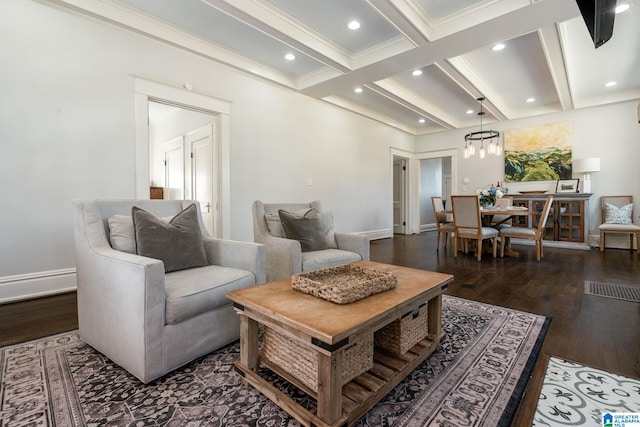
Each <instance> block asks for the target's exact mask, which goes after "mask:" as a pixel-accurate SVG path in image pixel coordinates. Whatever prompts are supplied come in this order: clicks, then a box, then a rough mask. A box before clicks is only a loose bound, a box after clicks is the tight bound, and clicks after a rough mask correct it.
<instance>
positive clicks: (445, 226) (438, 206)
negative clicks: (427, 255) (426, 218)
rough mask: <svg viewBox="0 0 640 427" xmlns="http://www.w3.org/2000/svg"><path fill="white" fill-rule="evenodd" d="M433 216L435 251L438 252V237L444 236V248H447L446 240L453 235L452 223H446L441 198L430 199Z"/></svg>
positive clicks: (453, 227)
mask: <svg viewBox="0 0 640 427" xmlns="http://www.w3.org/2000/svg"><path fill="white" fill-rule="evenodd" d="M431 205H432V206H433V215H435V217H436V231H437V233H438V234H437V235H436V251H438V250H440V235H441V234H444V248H445V249H446V248H447V240H449V237H450V236H453V235H454V234H455V231H456V229H455V226H454V225H453V222H450V221H447V214H445V213H444V203H443V202H442V197H436V196H434V197H431Z"/></svg>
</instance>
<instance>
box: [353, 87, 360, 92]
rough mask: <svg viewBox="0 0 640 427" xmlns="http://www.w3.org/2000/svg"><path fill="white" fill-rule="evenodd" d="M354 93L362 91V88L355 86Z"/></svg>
mask: <svg viewBox="0 0 640 427" xmlns="http://www.w3.org/2000/svg"><path fill="white" fill-rule="evenodd" d="M353 91H354V92H355V93H362V88H361V87H357V88H355V89H354V90H353Z"/></svg>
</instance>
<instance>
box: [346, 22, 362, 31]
mask: <svg viewBox="0 0 640 427" xmlns="http://www.w3.org/2000/svg"><path fill="white" fill-rule="evenodd" d="M347 27H348V28H349V29H350V30H357V29H358V28H360V23H359V22H358V21H355V20H354V21H351V22H349V24H347Z"/></svg>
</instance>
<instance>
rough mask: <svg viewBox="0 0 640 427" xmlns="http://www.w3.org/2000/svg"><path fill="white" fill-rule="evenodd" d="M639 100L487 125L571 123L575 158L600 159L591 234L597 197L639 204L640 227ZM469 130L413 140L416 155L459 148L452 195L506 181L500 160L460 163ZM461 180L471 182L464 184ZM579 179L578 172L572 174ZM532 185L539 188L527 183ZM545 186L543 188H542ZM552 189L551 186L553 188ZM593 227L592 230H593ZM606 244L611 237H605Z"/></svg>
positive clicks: (597, 210)
mask: <svg viewBox="0 0 640 427" xmlns="http://www.w3.org/2000/svg"><path fill="white" fill-rule="evenodd" d="M637 106H638V100H635V101H631V102H623V103H617V104H610V105H608V106H604V107H594V108H585V109H580V110H573V111H567V112H564V113H558V114H548V115H544V116H538V117H532V118H528V119H520V120H511V121H507V122H501V123H494V124H491V125H490V127H491V128H492V129H496V130H498V131H500V132H504V131H505V130H509V129H520V128H526V127H531V126H537V125H542V124H548V123H559V122H570V123H571V124H572V144H573V158H574V159H580V158H589V157H599V158H600V159H601V165H600V168H601V171H600V172H596V173H593V174H591V181H592V184H591V190H592V192H593V196H592V197H591V199H590V213H589V220H590V221H589V223H590V224H591V233H590V234H594V233H595V234H597V227H598V225H599V224H600V208H599V203H600V196H605V195H615V194H631V195H633V199H634V202H635V203H636V204H637V205H638V207H637V208H636V209H634V215H635V222H636V223H640V220H639V219H638V218H639V217H638V216H639V215H640V166H639V164H638V159H640V124H639V123H638V118H637ZM469 131H470V129H459V130H456V131H450V132H445V133H440V134H433V135H424V136H420V137H417V138H416V151H434V150H441V149H447V148H457V149H458V150H459V153H460V155H459V156H458V180H457V182H455V183H453V191H454V193H456V192H457V193H459V194H463V193H473V192H475V191H476V190H477V189H478V188H482V187H485V186H486V185H489V184H491V183H495V182H496V181H498V180H500V181H503V178H504V157H503V156H499V157H498V156H493V155H487V157H486V158H485V159H484V160H481V159H480V158H479V157H478V156H477V155H476V156H474V157H472V158H469V159H464V158H463V156H462V149H463V148H464V135H465V134H466V133H468V132H469ZM464 178H469V180H470V184H469V185H468V186H466V188H465V185H464V182H463V180H464ZM574 178H580V179H581V180H582V178H583V176H582V174H574ZM530 185H539V184H535V183H531V184H530ZM543 185H546V184H543ZM552 186H553V188H554V189H555V184H552ZM594 229H595V231H594ZM607 242H609V239H608V238H607Z"/></svg>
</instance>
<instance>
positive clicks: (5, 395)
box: [0, 296, 548, 427]
mask: <svg viewBox="0 0 640 427" xmlns="http://www.w3.org/2000/svg"><path fill="white" fill-rule="evenodd" d="M547 328H548V319H546V318H545V317H543V316H538V315H534V314H529V313H524V312H520V311H516V310H510V309H506V308H502V307H497V306H492V305H487V304H482V303H478V302H474V301H469V300H464V299H459V298H454V297H449V296H444V298H443V330H444V331H445V333H446V337H445V338H444V339H443V342H442V349H441V350H439V351H438V352H436V353H434V354H433V355H431V356H430V357H429V358H428V359H427V360H426V361H425V362H424V363H422V364H421V365H420V366H419V367H418V368H417V369H416V370H415V371H414V372H412V373H411V374H410V375H409V376H408V377H407V378H406V379H405V380H404V381H403V382H402V383H400V384H399V385H398V386H397V387H396V388H395V389H394V390H392V391H391V392H390V393H389V394H388V395H387V396H386V397H385V398H384V399H383V400H382V401H380V402H379V403H378V404H377V405H376V406H375V407H374V408H373V409H372V410H371V411H369V413H368V414H366V415H365V417H363V418H362V419H361V420H359V421H358V422H357V424H356V425H357V426H361V427H364V426H371V427H373V426H375V427H380V426H392V425H393V426H427V425H439V426H465V425H467V426H472V425H473V426H486V427H495V426H508V425H509V424H510V422H511V420H512V418H513V416H514V414H515V411H516V409H517V406H518V403H519V402H520V399H521V398H522V394H523V392H524V388H525V386H526V384H527V381H528V378H529V375H530V372H531V370H532V368H533V365H534V363H535V360H536V358H537V356H538V353H539V351H540V347H541V345H542V341H543V339H544V335H545V334H546V330H547ZM238 357H239V346H238V343H237V342H236V343H234V344H231V345H229V346H227V347H224V348H222V349H220V350H218V351H215V352H213V353H211V354H209V355H207V356H204V357H202V358H200V359H197V360H195V361H194V362H192V363H190V364H188V365H186V366H184V367H182V368H180V369H178V370H176V371H174V372H172V373H170V374H167V375H166V376H164V377H163V378H161V379H159V380H156V381H153V382H151V383H149V384H146V385H145V384H142V383H140V382H139V381H138V380H137V379H135V378H134V377H132V376H131V375H130V374H128V373H127V372H126V371H124V370H123V369H121V368H120V367H118V366H117V365H115V364H113V363H112V362H111V361H110V360H109V359H107V358H106V357H104V356H102V355H101V354H100V353H98V352H96V351H95V350H94V349H93V348H91V347H90V346H88V345H87V344H85V343H84V342H82V340H80V338H79V337H78V334H77V331H75V332H70V333H65V334H60V335H56V336H52V337H47V338H43V339H39V340H35V341H30V342H27V343H23V344H19V345H14V346H8V347H3V348H0V369H1V372H0V375H1V377H0V426H3V427H10V426H16V427H17V426H28V425H29V426H30V425H34V426H35V425H40V426H45V425H50V426H65V427H67V426H86V425H117V426H129V425H130V426H138V425H140V426H143V425H154V426H183V425H189V426H205V425H206V426H258V425H259V426H298V425H299V424H298V422H297V421H295V420H294V419H293V418H291V417H290V416H289V415H288V414H287V413H285V412H283V411H282V410H281V409H280V408H279V407H278V406H276V405H275V404H273V403H272V402H271V401H269V400H268V399H267V398H265V397H264V396H262V395H261V394H260V393H259V392H257V391H256V390H254V389H253V388H251V387H248V386H245V385H243V384H242V383H241V381H240V377H239V375H238V374H237V373H236V372H235V371H234V365H233V364H234V362H236V361H237V360H238ZM261 375H264V376H265V377H266V378H267V379H268V380H269V381H272V382H274V383H275V384H277V385H278V387H280V388H281V389H282V390H283V391H285V392H286V393H288V394H289V395H290V396H291V397H292V398H293V399H295V400H296V401H298V402H299V403H300V404H302V405H304V406H305V407H308V408H312V409H313V408H314V407H315V401H314V399H312V398H310V397H309V396H307V395H305V394H304V393H302V392H300V391H299V390H297V389H296V388H295V387H293V386H290V385H288V383H286V382H285V381H283V380H281V379H279V377H277V376H276V375H275V374H273V373H271V372H270V371H268V370H267V369H262V370H261Z"/></svg>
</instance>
